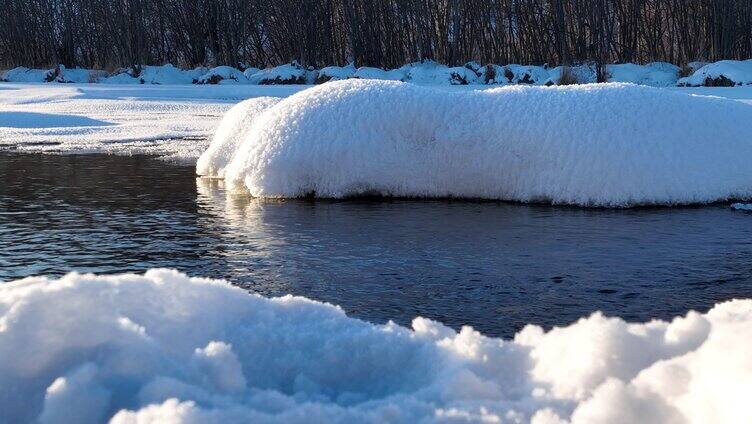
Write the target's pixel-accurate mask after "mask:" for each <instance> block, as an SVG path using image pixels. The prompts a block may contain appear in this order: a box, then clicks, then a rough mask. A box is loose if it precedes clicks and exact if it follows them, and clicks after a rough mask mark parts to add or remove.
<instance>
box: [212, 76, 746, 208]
mask: <svg viewBox="0 0 752 424" xmlns="http://www.w3.org/2000/svg"><path fill="white" fill-rule="evenodd" d="M271 105H273V106H271ZM267 106H271V107H268V109H266V110H265V111H263V113H260V111H261V110H263V108H264V107H267ZM237 108H238V109H236V110H234V111H233V113H232V114H231V115H228V118H227V119H226V120H225V121H224V122H223V124H222V125H221V127H220V131H219V132H218V133H217V136H216V137H215V139H214V142H213V144H214V145H213V146H212V147H210V149H209V150H208V151H207V152H206V153H205V154H204V157H202V158H201V160H200V161H199V164H198V165H199V166H198V173H199V174H202V175H220V176H224V177H225V179H226V180H227V181H228V182H229V183H230V185H231V186H234V187H245V188H247V189H248V191H250V193H251V194H252V195H253V196H257V197H272V198H277V197H300V196H305V195H309V194H314V195H315V196H317V197H333V198H342V197H347V196H353V195H363V194H379V195H385V196H399V197H454V198H483V199H501V200H515V201H523V202H531V201H532V202H538V201H542V202H552V203H558V204H576V205H585V206H618V207H621V206H634V205H643V204H691V203H703V202H713V201H722V200H728V199H739V198H749V197H752V166H750V158H752V105H749V104H745V103H742V102H738V101H733V100H727V99H722V98H713V97H706V96H691V95H687V94H685V93H682V92H679V91H674V90H666V89H659V88H652V87H645V86H637V85H631V84H599V85H574V86H566V87H531V86H507V87H501V88H494V89H489V90H483V91H481V90H464V91H448V90H446V89H437V88H433V87H425V86H417V85H412V84H406V83H400V82H393V81H357V80H348V81H339V82H333V83H329V84H325V85H322V86H319V87H316V88H312V89H310V90H306V91H304V92H301V93H298V94H296V95H294V96H291V97H289V98H286V99H284V100H282V101H280V102H278V103H269V102H267V103H264V104H263V105H261V104H260V103H259V101H258V100H250V101H248V103H245V104H241V105H239V106H238V107H237ZM243 108H246V109H247V110H249V111H250V112H249V113H250V114H251V115H253V116H252V118H251V117H247V116H243V112H242V110H241V109H243ZM236 114H237V115H239V116H240V117H239V118H238V117H236V116H235V115H236ZM228 146H236V147H235V149H234V151H233V149H232V148H229V147H228Z"/></svg>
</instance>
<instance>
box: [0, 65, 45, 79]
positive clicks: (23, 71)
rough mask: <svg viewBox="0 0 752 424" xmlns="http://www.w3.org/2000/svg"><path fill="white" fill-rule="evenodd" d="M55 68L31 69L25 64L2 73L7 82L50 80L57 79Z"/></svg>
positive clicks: (1, 77) (0, 76)
mask: <svg viewBox="0 0 752 424" xmlns="http://www.w3.org/2000/svg"><path fill="white" fill-rule="evenodd" d="M55 76H56V75H55V70H54V69H29V68H25V67H23V66H19V67H17V68H13V69H11V70H8V71H5V73H3V74H2V75H0V80H1V81H6V82H49V81H52V80H54V79H55Z"/></svg>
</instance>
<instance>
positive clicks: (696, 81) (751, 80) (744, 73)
mask: <svg viewBox="0 0 752 424" xmlns="http://www.w3.org/2000/svg"><path fill="white" fill-rule="evenodd" d="M719 78H726V79H727V80H728V81H730V82H731V84H732V85H748V84H752V59H750V60H722V61H720V62H715V63H710V64H707V65H705V66H703V67H701V68H700V69H698V70H697V71H695V72H694V73H693V74H692V75H691V76H689V77H686V78H682V79H680V80H679V84H680V85H686V86H690V87H698V86H703V85H712V84H713V83H712V82H711V83H710V84H708V80H711V81H712V80H716V79H719Z"/></svg>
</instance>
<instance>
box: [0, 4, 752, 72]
mask: <svg viewBox="0 0 752 424" xmlns="http://www.w3.org/2000/svg"><path fill="white" fill-rule="evenodd" d="M0 19H1V20H0V67H11V66H16V65H25V66H50V65H54V64H58V63H61V64H64V65H66V66H69V67H70V66H82V67H89V68H100V69H114V68H118V67H123V66H130V65H133V64H162V63H173V64H175V65H180V66H184V67H189V66H196V65H218V64H225V65H233V66H243V65H246V66H251V65H252V66H257V67H262V66H265V65H269V64H280V63H285V62H289V61H291V60H298V61H299V62H301V63H303V64H305V65H314V66H326V65H332V64H340V65H341V64H345V63H347V62H349V61H354V62H355V63H356V64H357V65H359V66H361V65H369V66H380V67H396V66H399V65H402V64H404V63H407V62H411V61H416V60H420V59H433V60H435V61H438V62H441V63H446V64H449V65H456V64H460V63H464V62H466V61H469V60H478V61H480V62H482V63H490V62H493V63H502V64H503V63H525V64H543V63H550V64H571V63H576V62H582V61H596V62H600V63H608V62H645V61H668V62H673V63H676V64H683V63H686V62H689V61H693V60H707V61H712V60H719V59H746V58H750V57H752V1H751V0H1V1H0Z"/></svg>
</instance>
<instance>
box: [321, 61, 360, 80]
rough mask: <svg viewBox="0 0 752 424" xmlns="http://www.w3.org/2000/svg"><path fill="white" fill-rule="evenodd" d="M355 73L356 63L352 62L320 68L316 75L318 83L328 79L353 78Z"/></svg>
mask: <svg viewBox="0 0 752 424" xmlns="http://www.w3.org/2000/svg"><path fill="white" fill-rule="evenodd" d="M353 75H355V65H353V64H352V63H351V64H349V65H347V66H327V67H326V68H323V69H321V70H319V73H318V75H317V76H316V84H323V83H325V82H328V81H340V80H346V79H348V78H352V77H353Z"/></svg>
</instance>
